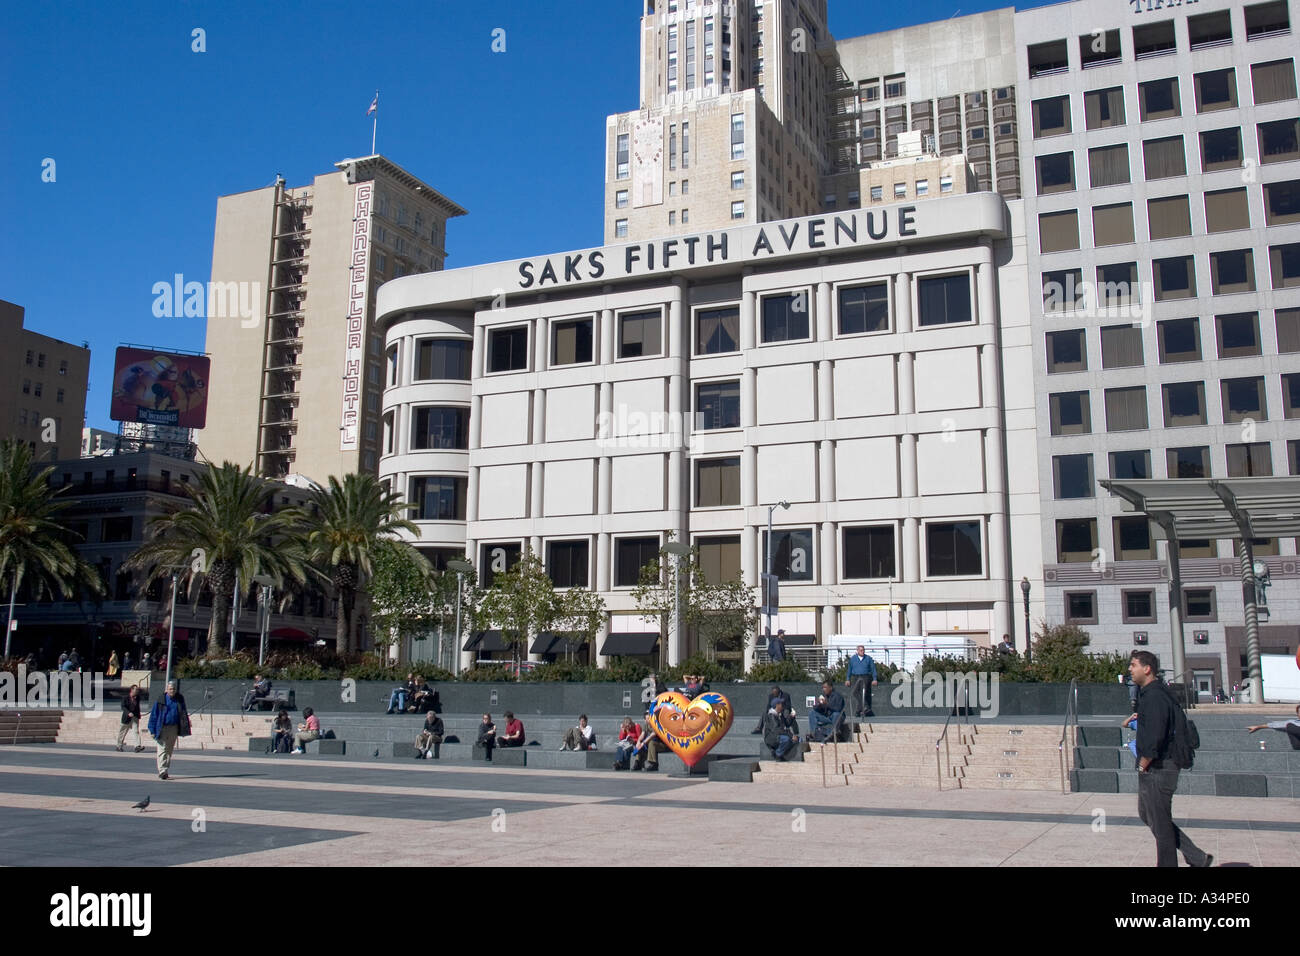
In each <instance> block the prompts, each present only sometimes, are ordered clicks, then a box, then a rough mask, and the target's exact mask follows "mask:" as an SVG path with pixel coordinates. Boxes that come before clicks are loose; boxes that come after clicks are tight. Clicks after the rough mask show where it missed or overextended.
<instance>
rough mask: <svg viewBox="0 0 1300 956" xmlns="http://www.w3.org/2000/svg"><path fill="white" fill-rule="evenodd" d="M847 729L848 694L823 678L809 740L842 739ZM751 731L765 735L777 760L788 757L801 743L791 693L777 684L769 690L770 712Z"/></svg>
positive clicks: (811, 715)
mask: <svg viewBox="0 0 1300 956" xmlns="http://www.w3.org/2000/svg"><path fill="white" fill-rule="evenodd" d="M843 732H844V695H843V694H841V693H840V692H839V691H837V690H836V689H835V685H834V684H832V683H831V682H830V681H823V682H822V692H821V694H820V695H819V696H818V697H817V703H816V704H814V705H813V708H812V710H810V711H809V712H808V740H810V741H811V742H813V743H825V742H827V741H830V740H835V739H838V737H839V736H840V735H841V734H842V733H843ZM750 733H752V734H762V735H763V745H764V746H765V747H767V748H768V749H770V750H771V751H772V756H773V757H775V758H776V759H777V760H785V759H787V756H788V755H789V754H790V752H791V751H793V750H794V749H795V748H796V747H797V746H798V745H799V741H800V736H799V722H798V721H797V720H796V719H795V710H794V706H793V704H792V702H791V700H790V695H789V694H788V693H786V692H785V691H783V690H782V689H781V688H780V687H778V686H777V685H776V684H773V685H772V688H771V690H769V691H768V694H767V709H766V711H764V713H763V716H762V717H761V718H760V719H759V721H758V726H756V727H755V728H754V729H753V730H751V731H750Z"/></svg>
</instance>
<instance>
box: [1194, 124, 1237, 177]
mask: <svg viewBox="0 0 1300 956" xmlns="http://www.w3.org/2000/svg"><path fill="white" fill-rule="evenodd" d="M1241 160H1242V153H1241V130H1240V129H1238V128H1237V127H1235V126H1234V127H1232V128H1231V129H1212V130H1206V131H1205V132H1203V133H1201V171H1202V172H1206V173H1212V172H1215V171H1217V170H1220V169H1236V168H1238V167H1239V166H1241Z"/></svg>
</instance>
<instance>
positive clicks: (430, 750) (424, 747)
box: [415, 711, 443, 760]
mask: <svg viewBox="0 0 1300 956" xmlns="http://www.w3.org/2000/svg"><path fill="white" fill-rule="evenodd" d="M442 733H443V728H442V718H441V717H439V716H438V715H437V714H435V713H434V712H433V711H429V715H428V716H427V717H425V718H424V729H423V730H422V731H420V736H418V737H416V738H415V759H416V760H419V759H420V758H421V757H423V758H425V759H427V760H437V759H438V758H439V757H440V756H441V751H442Z"/></svg>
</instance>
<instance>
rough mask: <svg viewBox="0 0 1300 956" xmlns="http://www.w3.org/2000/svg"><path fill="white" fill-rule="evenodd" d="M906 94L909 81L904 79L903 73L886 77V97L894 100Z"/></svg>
mask: <svg viewBox="0 0 1300 956" xmlns="http://www.w3.org/2000/svg"><path fill="white" fill-rule="evenodd" d="M906 95H907V81H906V80H904V79H903V74H902V73H899V74H896V75H894V76H887V77H885V99H887V100H892V99H897V98H898V97H900V96H906Z"/></svg>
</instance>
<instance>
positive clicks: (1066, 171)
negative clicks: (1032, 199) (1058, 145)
mask: <svg viewBox="0 0 1300 956" xmlns="http://www.w3.org/2000/svg"><path fill="white" fill-rule="evenodd" d="M1034 165H1035V166H1036V168H1037V171H1038V193H1039V195H1040V196H1041V195H1045V194H1047V193H1060V192H1069V191H1070V190H1072V189H1074V153H1052V154H1051V155H1049V156H1039V157H1037V158H1036V159H1035V160H1034Z"/></svg>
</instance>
